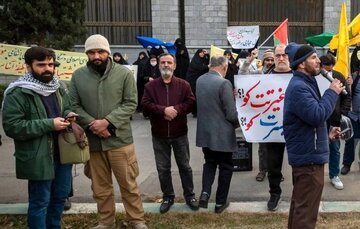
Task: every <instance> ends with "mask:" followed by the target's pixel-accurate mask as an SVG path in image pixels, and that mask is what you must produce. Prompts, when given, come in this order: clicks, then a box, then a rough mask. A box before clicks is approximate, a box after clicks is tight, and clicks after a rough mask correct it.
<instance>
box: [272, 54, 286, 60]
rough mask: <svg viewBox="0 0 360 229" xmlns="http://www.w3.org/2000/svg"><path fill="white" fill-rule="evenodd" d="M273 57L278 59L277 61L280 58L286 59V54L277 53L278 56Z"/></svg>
mask: <svg viewBox="0 0 360 229" xmlns="http://www.w3.org/2000/svg"><path fill="white" fill-rule="evenodd" d="M275 57H276V58H278V59H279V58H280V57H283V58H286V57H287V54H286V53H282V54H281V53H278V54H275Z"/></svg>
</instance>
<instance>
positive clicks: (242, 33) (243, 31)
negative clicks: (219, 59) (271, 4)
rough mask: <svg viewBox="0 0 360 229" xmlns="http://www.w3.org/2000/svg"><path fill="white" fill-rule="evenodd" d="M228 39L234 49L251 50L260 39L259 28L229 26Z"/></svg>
mask: <svg viewBox="0 0 360 229" xmlns="http://www.w3.org/2000/svg"><path fill="white" fill-rule="evenodd" d="M226 34H227V39H228V41H229V43H230V44H231V47H233V48H234V49H251V48H254V47H255V45H256V42H257V40H258V39H259V37H260V32H259V26H258V25H255V26H229V27H227V32H226Z"/></svg>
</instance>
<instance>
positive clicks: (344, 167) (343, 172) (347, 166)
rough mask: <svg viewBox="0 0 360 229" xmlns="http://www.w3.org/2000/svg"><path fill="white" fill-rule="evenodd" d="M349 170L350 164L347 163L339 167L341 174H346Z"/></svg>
mask: <svg viewBox="0 0 360 229" xmlns="http://www.w3.org/2000/svg"><path fill="white" fill-rule="evenodd" d="M349 172H350V166H349V165H344V166H343V167H342V168H341V174H342V175H346V174H348V173H349Z"/></svg>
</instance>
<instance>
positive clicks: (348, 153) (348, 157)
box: [343, 119, 360, 167]
mask: <svg viewBox="0 0 360 229" xmlns="http://www.w3.org/2000/svg"><path fill="white" fill-rule="evenodd" d="M350 120H351V124H352V126H353V130H354V136H352V138H350V139H349V140H347V141H346V143H345V150H344V158H343V165H347V166H349V167H350V166H351V164H352V163H353V162H354V158H355V148H356V144H357V142H356V144H355V138H356V139H358V138H360V122H359V121H357V122H355V121H354V120H352V119H350Z"/></svg>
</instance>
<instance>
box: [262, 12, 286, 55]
mask: <svg viewBox="0 0 360 229" xmlns="http://www.w3.org/2000/svg"><path fill="white" fill-rule="evenodd" d="M286 21H288V19H287V18H286V19H285V20H284V21H283V22H281V24H280V25H279V26H278V27H277V28H276V29H275V30H274V32H272V34H270V36H268V38H266V40H265V41H264V42H263V43H261V45H259V46H258V47H257V49H260V48H261V47H262V46H263V45H264V44H265V43H266V42H267V41H268V40H269V39H270V37H272V36H273V35H274V33H276V32H277V31H278V30H279V28H280V27H281V26H282V25H283V24H284V23H285V22H286Z"/></svg>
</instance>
